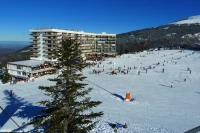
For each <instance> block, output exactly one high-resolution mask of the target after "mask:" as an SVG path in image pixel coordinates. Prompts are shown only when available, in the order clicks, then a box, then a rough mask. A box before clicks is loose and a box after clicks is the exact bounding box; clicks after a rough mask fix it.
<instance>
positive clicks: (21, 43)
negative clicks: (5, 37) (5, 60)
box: [0, 41, 30, 49]
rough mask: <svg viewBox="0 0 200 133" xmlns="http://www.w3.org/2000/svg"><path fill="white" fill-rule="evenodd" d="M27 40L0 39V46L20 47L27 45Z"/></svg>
mask: <svg viewBox="0 0 200 133" xmlns="http://www.w3.org/2000/svg"><path fill="white" fill-rule="evenodd" d="M29 43H30V42H29V41H0V48H14V49H21V48H24V47H26V46H28V45H29Z"/></svg>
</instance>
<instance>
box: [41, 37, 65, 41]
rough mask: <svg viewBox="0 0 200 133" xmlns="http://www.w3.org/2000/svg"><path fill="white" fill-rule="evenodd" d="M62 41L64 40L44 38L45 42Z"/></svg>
mask: <svg viewBox="0 0 200 133" xmlns="http://www.w3.org/2000/svg"><path fill="white" fill-rule="evenodd" d="M59 40H62V38H43V41H59Z"/></svg>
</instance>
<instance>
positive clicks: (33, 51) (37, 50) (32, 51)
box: [30, 49, 40, 53]
mask: <svg viewBox="0 0 200 133" xmlns="http://www.w3.org/2000/svg"><path fill="white" fill-rule="evenodd" d="M30 52H31V53H35V52H40V50H39V49H30Z"/></svg>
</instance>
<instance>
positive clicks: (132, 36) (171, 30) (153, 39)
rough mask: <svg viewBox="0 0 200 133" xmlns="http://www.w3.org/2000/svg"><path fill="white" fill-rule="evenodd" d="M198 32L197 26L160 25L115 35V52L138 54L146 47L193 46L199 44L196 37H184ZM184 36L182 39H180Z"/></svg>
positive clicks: (199, 28) (199, 26) (199, 41)
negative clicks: (122, 51)
mask: <svg viewBox="0 0 200 133" xmlns="http://www.w3.org/2000/svg"><path fill="white" fill-rule="evenodd" d="M199 32H200V25H199V24H190V25H188V24H184V25H173V24H171V25H162V26H158V27H153V28H146V29H142V30H136V31H131V32H127V33H122V34H118V35H117V45H116V46H117V47H116V49H117V52H119V53H120V52H121V47H123V49H124V50H125V53H127V52H138V51H142V50H145V49H144V46H141V45H148V47H151V48H155V47H160V46H163V47H169V48H172V47H177V46H180V47H182V46H185V45H187V46H190V47H191V46H194V45H195V44H197V43H200V40H199V39H198V37H195V36H194V37H187V36H185V35H187V34H191V35H194V34H195V33H199ZM183 36H185V37H184V38H182V37H183Z"/></svg>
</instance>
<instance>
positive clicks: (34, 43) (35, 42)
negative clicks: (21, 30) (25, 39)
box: [31, 42, 40, 44]
mask: <svg viewBox="0 0 200 133" xmlns="http://www.w3.org/2000/svg"><path fill="white" fill-rule="evenodd" d="M31 44H40V42H31Z"/></svg>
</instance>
